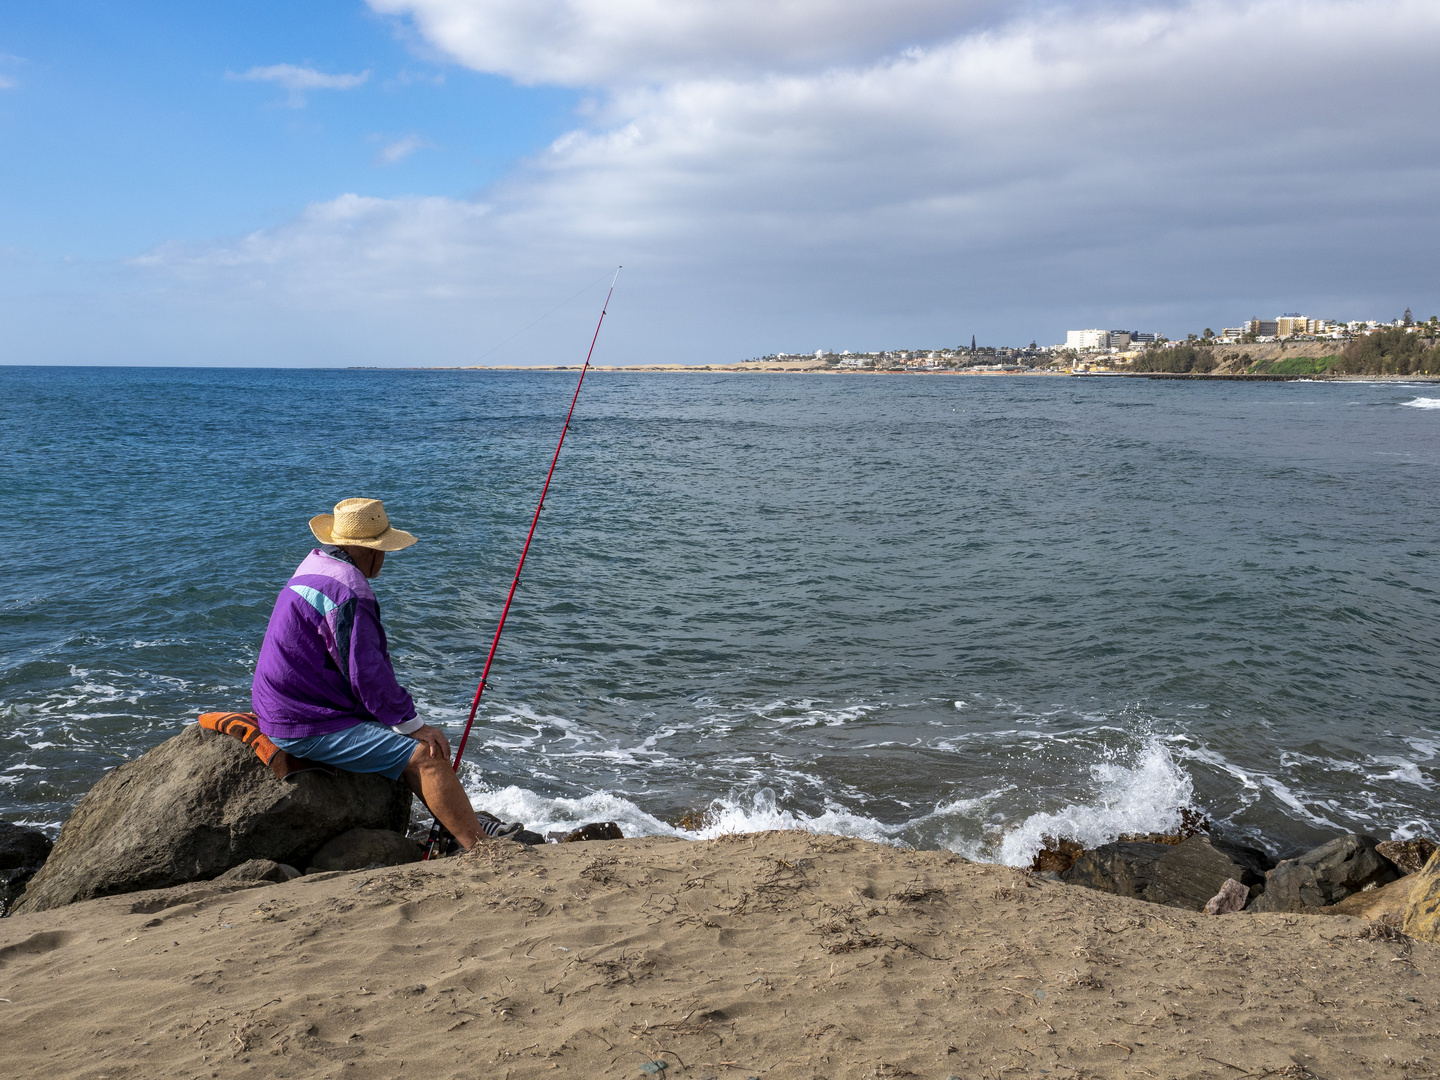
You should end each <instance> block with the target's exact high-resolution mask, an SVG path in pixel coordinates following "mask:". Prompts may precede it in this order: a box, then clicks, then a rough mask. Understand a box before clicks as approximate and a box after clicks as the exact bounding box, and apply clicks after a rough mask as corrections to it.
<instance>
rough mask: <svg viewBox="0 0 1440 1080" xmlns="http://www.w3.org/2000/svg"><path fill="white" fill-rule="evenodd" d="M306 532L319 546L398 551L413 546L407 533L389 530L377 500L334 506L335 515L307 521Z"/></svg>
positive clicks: (412, 538)
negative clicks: (312, 534) (312, 535)
mask: <svg viewBox="0 0 1440 1080" xmlns="http://www.w3.org/2000/svg"><path fill="white" fill-rule="evenodd" d="M310 531H311V532H313V533H314V534H315V537H316V539H318V540H319V541H320V542H321V543H322V544H338V545H340V546H341V547H366V548H375V549H376V550H377V551H399V550H400V549H401V548H407V547H409V546H410V545H411V544H413V543H415V537H413V536H411V535H410V534H409V533H408V532H403V531H401V530H400V529H392V528H391V527H390V519H389V518H388V517H386V516H385V504H384V503H382V502H381V501H380V500H379V499H345V500H343V501H341V502H338V503H336V504H335V513H333V514H320V515H318V516H316V517H313V518H311V519H310Z"/></svg>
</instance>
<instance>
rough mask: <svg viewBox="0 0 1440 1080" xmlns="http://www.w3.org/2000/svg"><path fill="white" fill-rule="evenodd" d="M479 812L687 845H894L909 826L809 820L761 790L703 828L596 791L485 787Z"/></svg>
mask: <svg viewBox="0 0 1440 1080" xmlns="http://www.w3.org/2000/svg"><path fill="white" fill-rule="evenodd" d="M469 793H470V797H471V800H472V801H473V802H474V804H475V806H476V808H477V809H480V810H485V811H488V812H489V813H491V814H494V815H495V816H496V817H498V818H501V819H503V820H505V821H522V822H524V823H525V827H526V828H527V829H530V830H531V831H532V832H538V833H542V834H543V833H548V832H560V831H569V830H570V829H574V828H578V827H579V826H581V825H583V824H585V823H586V822H590V821H613V822H615V823H616V824H617V825H619V826H620V829H621V831H622V832H624V833H625V835H626V836H676V837H681V838H683V839H685V840H712V839H714V838H715V837H717V836H731V835H735V834H737V833H754V832H766V831H768V830H771V829H790V830H793V829H800V830H804V831H805V832H813V833H830V834H834V835H836V836H854V837H858V838H860V839H864V840H874V841H877V842H879V843H895V842H896V840H897V837H898V836H899V834H900V833H901V832H902V831H903V830H904V828H905V826H903V825H901V826H889V825H884V824H882V823H881V822H879V821H876V820H875V819H874V818H871V817H866V816H865V815H863V814H855V813H852V812H850V811H849V810H846V809H845V808H844V807H840V806H832V807H829V808H827V809H826V810H825V811H824V812H822V813H820V814H816V815H814V816H811V815H809V814H805V813H803V812H800V811H792V810H786V809H783V808H781V807H780V806H779V804H778V802H777V800H776V797H775V792H774V791H773V790H772V789H770V788H768V787H767V788H761V789H760V790H759V791H757V792H755V793H754V794H753V795H751V796H749V797H745V796H741V797H737V798H734V799H716V800H714V801H713V802H712V803H711V804H710V808H709V809H708V810H707V811H706V813H705V824H704V826H703V827H702V828H700V829H695V830H687V829H681V828H677V827H676V826H674V825H671V824H669V823H668V822H665V821H661V820H660V819H659V818H657V817H655V816H654V815H652V814H648V813H646V812H645V811H644V810H642V809H640V807H638V806H636V805H635V804H634V803H633V802H631V801H630V800H629V799H627V798H625V797H624V796H623V795H617V794H615V793H614V792H610V791H597V792H594V793H592V794H589V795H584V796H581V797H580V798H577V799H568V798H564V797H558V798H551V797H549V796H545V795H540V794H538V793H537V792H534V791H531V790H530V789H529V788H522V787H518V786H516V785H514V784H512V785H509V786H507V787H502V788H490V787H488V786H486V785H484V784H481V785H477V786H475V787H472V788H470V789H469Z"/></svg>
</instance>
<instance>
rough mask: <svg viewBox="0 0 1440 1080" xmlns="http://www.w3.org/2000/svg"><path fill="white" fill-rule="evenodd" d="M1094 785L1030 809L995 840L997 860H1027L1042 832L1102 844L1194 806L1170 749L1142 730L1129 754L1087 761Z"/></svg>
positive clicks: (1167, 822)
mask: <svg viewBox="0 0 1440 1080" xmlns="http://www.w3.org/2000/svg"><path fill="white" fill-rule="evenodd" d="M1090 776H1091V779H1092V781H1093V782H1094V791H1093V793H1092V795H1091V797H1090V798H1089V799H1087V800H1086V801H1085V802H1077V803H1071V804H1070V805H1069V806H1066V807H1064V808H1063V809H1061V810H1056V811H1053V812H1043V813H1036V814H1031V815H1030V816H1029V817H1028V818H1026V819H1025V820H1024V821H1023V822H1021V824H1020V826H1019V827H1018V828H1016V829H1013V830H1011V831H1009V832H1007V833H1006V834H1005V836H1004V838H1003V839H1002V840H1001V842H1000V848H999V861H1000V862H1002V863H1006V864H1008V865H1010V866H1027V865H1029V863H1030V861H1031V860H1032V859H1034V857H1035V855H1036V854H1037V853H1038V852H1039V851H1040V849H1041V848H1042V847H1043V846H1044V844H1045V838H1046V837H1067V838H1069V839H1071V840H1076V841H1079V842H1080V843H1081V844H1083V845H1085V846H1086V847H1096V846H1097V845H1100V844H1108V843H1110V842H1111V841H1113V840H1115V839H1116V838H1117V837H1119V836H1122V835H1124V834H1126V833H1148V832H1173V831H1175V830H1176V829H1178V828H1179V827H1180V822H1181V817H1182V812H1183V811H1185V810H1194V809H1196V807H1195V788H1194V784H1193V783H1192V781H1191V779H1190V776H1189V774H1187V773H1186V772H1185V771H1184V769H1182V768H1181V767H1180V765H1179V763H1178V762H1177V761H1176V760H1175V758H1174V756H1173V755H1172V754H1171V753H1170V749H1169V747H1168V746H1166V745H1165V743H1164V742H1163V741H1162V740H1161V739H1160V738H1159V737H1158V736H1156V735H1149V736H1147V737H1146V738H1145V739H1144V741H1143V742H1142V743H1141V745H1140V748H1139V749H1138V751H1136V752H1135V753H1134V754H1133V756H1131V757H1130V758H1129V760H1124V759H1123V758H1121V759H1116V760H1108V761H1101V762H1097V763H1096V764H1094V765H1091V766H1090Z"/></svg>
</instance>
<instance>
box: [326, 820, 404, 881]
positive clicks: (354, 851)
mask: <svg viewBox="0 0 1440 1080" xmlns="http://www.w3.org/2000/svg"><path fill="white" fill-rule="evenodd" d="M424 853H425V852H424V848H422V847H421V846H420V845H419V844H417V843H416V842H415V841H414V840H411V839H410V838H409V837H408V836H406V835H405V834H404V833H399V832H391V831H389V830H387V829H351V830H350V831H349V832H343V833H341V834H340V835H339V836H337V837H335V838H334V839H332V840H330V841H329V842H328V843H326V845H325V846H324V847H322V848H321V849H320V850H319V851H317V852H316V853H315V855H314V857H313V858H311V860H310V865H309V867H308V868H307V871H306V872H307V873H312V874H313V873H318V872H320V871H323V870H367V869H369V868H370V867H372V866H399V865H400V864H401V863H411V862H419V861H420V857H421V855H423V854H424Z"/></svg>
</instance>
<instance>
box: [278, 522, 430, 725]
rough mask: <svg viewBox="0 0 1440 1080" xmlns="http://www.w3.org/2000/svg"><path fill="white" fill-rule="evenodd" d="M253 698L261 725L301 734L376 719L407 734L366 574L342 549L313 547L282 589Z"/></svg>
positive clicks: (409, 719) (405, 703) (405, 700)
mask: <svg viewBox="0 0 1440 1080" xmlns="http://www.w3.org/2000/svg"><path fill="white" fill-rule="evenodd" d="M251 701H252V702H253V703H254V705H255V713H256V715H257V716H259V718H260V730H261V731H263V732H264V733H265V734H266V735H269V736H271V737H272V738H278V739H303V738H306V737H308V736H311V735H327V734H329V733H330V732H332V731H342V730H344V729H345V728H348V727H354V726H355V725H356V724H359V723H362V722H363V721H366V720H378V721H380V723H382V724H387V725H389V726H391V727H394V728H396V730H398V731H400V732H401V733H403V734H409V733H410V732H411V731H413V730H414V729H416V728H418V727H420V724H421V722H420V721H419V720H417V719H415V702H414V701H412V700H411V699H410V695H409V694H408V693H406V691H405V688H404V687H403V686H401V685H400V684H399V683H398V682H396V681H395V669H394V668H393V667H391V666H390V654H389V653H388V652H386V650H385V630H384V628H383V627H382V626H381V625H380V607H379V605H378V604H377V603H376V601H375V593H374V591H373V590H372V589H371V588H370V582H368V581H367V580H365V575H364V574H362V573H360V571H359V570H357V569H356V568H355V567H354V566H352V565H351V564H350V562H349V561H348V560H347V559H345V558H344V557H343V556H335V555H330V554H327V553H326V552H325V551H323V550H321V549H319V548H316V549H315V550H314V551H312V552H310V555H309V556H308V557H307V558H306V559H305V561H304V562H302V563H301V564H300V567H299V569H297V570H296V571H295V576H294V577H292V578H291V579H290V581H289V582H288V583H287V584H286V586H285V588H284V589H282V590H281V591H280V597H279V599H277V600H276V601H275V610H274V612H272V613H271V615H270V626H269V628H268V629H266V631H265V643H264V644H263V645H261V646H260V659H259V661H258V662H257V663H256V665H255V683H254V685H253V686H252V688H251Z"/></svg>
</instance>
